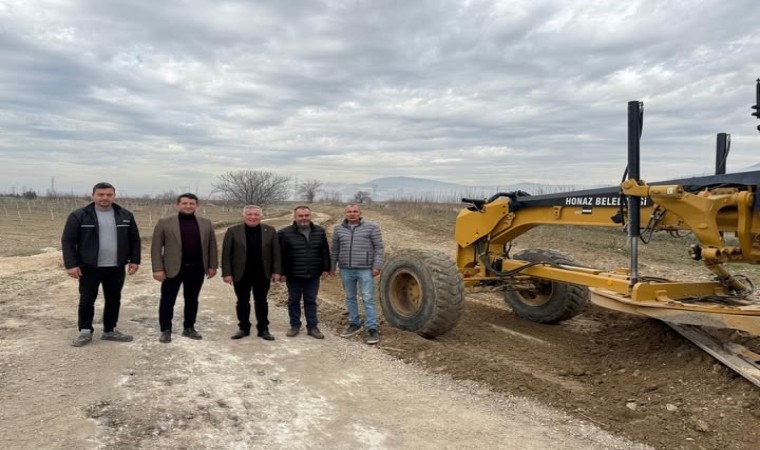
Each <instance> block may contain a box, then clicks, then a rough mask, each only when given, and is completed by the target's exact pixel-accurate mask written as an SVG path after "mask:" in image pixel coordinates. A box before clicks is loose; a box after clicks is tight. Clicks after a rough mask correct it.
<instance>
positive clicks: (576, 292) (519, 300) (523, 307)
mask: <svg viewBox="0 0 760 450" xmlns="http://www.w3.org/2000/svg"><path fill="white" fill-rule="evenodd" d="M513 258H514V259H516V260H520V261H528V262H536V263H551V264H561V265H565V266H579V265H580V264H579V263H578V262H576V261H575V260H573V259H572V258H570V257H569V256H566V255H564V254H562V253H560V252H558V251H556V250H541V249H527V250H523V251H521V252H518V253H517V254H515V256H514V257H513ZM533 283H534V284H535V286H536V290H535V291H533V292H524V291H523V292H519V291H517V290H514V289H508V290H507V291H506V292H505V294H504V300H505V301H506V303H507V305H508V306H509V307H510V308H512V311H514V312H515V314H517V315H518V316H520V317H523V318H525V319H528V320H532V321H534V322H540V323H557V322H561V321H563V320H567V319H570V318H572V317H575V316H576V315H578V314H579V313H580V312H581V311H583V308H584V307H585V306H586V304H587V303H588V300H589V291H588V288H586V287H583V286H577V285H574V284H567V283H560V282H558V281H550V280H543V279H539V278H534V279H533Z"/></svg>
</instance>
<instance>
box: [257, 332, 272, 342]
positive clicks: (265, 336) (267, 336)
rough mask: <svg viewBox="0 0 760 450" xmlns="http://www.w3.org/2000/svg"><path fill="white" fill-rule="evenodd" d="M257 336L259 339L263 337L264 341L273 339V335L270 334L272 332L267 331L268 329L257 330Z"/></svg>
mask: <svg viewBox="0 0 760 450" xmlns="http://www.w3.org/2000/svg"><path fill="white" fill-rule="evenodd" d="M259 337H260V338H261V339H264V340H265V341H273V340H274V336H272V334H271V333H270V332H269V330H262V331H259Z"/></svg>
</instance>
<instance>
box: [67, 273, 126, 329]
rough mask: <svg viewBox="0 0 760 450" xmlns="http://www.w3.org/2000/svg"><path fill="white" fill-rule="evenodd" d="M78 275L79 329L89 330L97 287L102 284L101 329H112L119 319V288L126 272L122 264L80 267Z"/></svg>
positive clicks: (93, 314)
mask: <svg viewBox="0 0 760 450" xmlns="http://www.w3.org/2000/svg"><path fill="white" fill-rule="evenodd" d="M80 270H81V271H82V276H81V277H79V329H80V330H91V331H94V328H93V327H92V319H93V317H95V300H96V299H97V298H98V288H99V287H100V285H101V284H102V285H103V298H105V306H104V307H103V331H105V332H109V331H113V329H114V328H115V327H116V322H118V320H119V308H121V288H122V287H124V278H125V277H126V273H125V271H124V266H118V267H80Z"/></svg>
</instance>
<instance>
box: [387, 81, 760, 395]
mask: <svg viewBox="0 0 760 450" xmlns="http://www.w3.org/2000/svg"><path fill="white" fill-rule="evenodd" d="M756 97H757V104H756V105H755V106H753V109H755V110H758V108H760V80H758V82H757V85H756ZM758 114H759V113H758V112H757V111H756V112H755V113H753V115H755V116H758V118H760V116H759V115H758ZM642 122H643V104H642V103H641V102H637V101H634V102H629V104H628V168H627V170H626V175H625V176H624V177H623V182H622V183H621V184H620V185H619V186H617V187H610V188H600V189H589V190H582V191H575V192H565V193H556V194H546V195H529V194H527V193H525V192H521V191H517V192H500V193H497V194H495V195H493V196H491V197H490V198H488V199H462V201H463V202H465V203H467V204H469V206H468V207H466V208H465V209H463V210H462V211H461V212H460V213H459V215H458V217H457V220H456V229H455V240H456V243H457V253H456V261H455V262H454V261H452V260H451V258H449V257H448V256H447V255H444V254H442V253H439V252H431V251H423V250H411V249H410V250H402V251H399V252H397V253H395V254H394V255H391V256H390V257H389V258H388V260H387V261H386V264H385V266H384V269H383V272H382V275H381V277H380V283H379V285H380V286H379V290H380V303H381V305H382V308H383V312H384V315H385V318H386V320H387V321H388V322H389V323H390V324H391V325H393V326H395V327H397V328H401V329H404V330H409V331H414V332H416V333H418V334H420V335H422V336H425V337H435V336H438V335H441V334H443V333H446V332H447V331H449V330H451V329H452V328H453V327H454V326H455V325H456V323H457V321H458V320H459V317H460V316H461V314H462V311H463V309H464V293H465V288H470V287H492V288H495V289H503V290H504V292H505V301H506V303H507V304H508V305H509V307H510V308H511V309H512V310H513V311H514V313H515V314H517V315H518V316H521V317H524V318H527V319H529V320H533V321H536V322H541V323H556V322H561V321H563V320H567V319H570V318H572V317H573V316H575V315H577V314H578V313H580V312H581V310H582V309H583V306H584V305H585V304H586V303H587V301H589V300H590V301H592V302H593V303H595V304H597V305H600V306H602V307H605V308H609V309H613V310H617V311H623V312H626V313H632V314H638V315H643V316H648V317H652V318H656V319H659V320H663V321H665V322H668V323H669V324H672V326H674V328H676V327H679V326H700V327H714V328H730V329H737V330H743V331H745V332H748V333H751V334H753V335H758V336H760V300H758V299H757V298H755V297H753V295H752V294H753V291H754V286H753V284H752V282H751V280H750V279H749V278H747V277H745V276H742V275H733V274H731V273H730V272H729V271H728V270H727V269H726V265H729V264H731V263H746V264H760V195H758V192H757V191H758V187H760V171H755V172H744V173H732V174H726V173H725V159H726V156H727V154H728V150H729V146H730V136H728V135H726V134H724V133H721V134H719V135H718V144H717V158H716V161H717V162H716V174H715V175H711V176H701V177H693V178H683V179H675V180H670V181H663V182H656V183H646V182H644V181H642V180H640V179H639V153H640V152H639V150H640V140H641V130H642ZM758 130H760V127H758ZM543 225H555V226H556V225H561V226H567V225H579V226H593V227H611V228H620V229H622V230H626V231H627V233H628V239H629V241H628V243H629V247H630V254H631V260H630V267H628V268H624V269H616V270H611V271H608V270H601V269H597V268H591V267H585V266H582V265H581V264H579V263H578V262H576V261H575V260H574V259H573V258H572V257H570V256H568V255H564V254H562V253H560V252H558V251H555V250H545V249H527V250H523V251H520V252H517V253H515V254H514V255H513V254H511V253H510V250H511V243H512V241H513V240H514V239H515V238H517V237H518V236H520V235H522V234H523V233H525V232H527V231H528V230H530V229H532V228H534V227H537V226H543ZM654 232H669V233H671V234H683V233H684V232H691V233H693V235H694V237H695V242H696V243H695V244H693V245H691V247H690V248H689V249H688V254H689V256H690V257H691V258H693V259H695V260H698V261H701V262H702V263H704V266H705V267H706V268H707V269H708V270H709V271H710V272H712V273H713V274H714V280H713V281H675V280H667V279H664V278H654V277H646V276H641V275H640V274H639V270H638V244H639V242H640V241H642V240H643V241H646V240H647V238H648V237H651V234H652V233H654ZM728 233H731V234H732V236H735V240H734V239H731V240H729V239H727V237H726V236H727V234H728ZM729 242H738V243H736V244H734V245H730V244H729ZM676 329H677V330H679V331H683V330H686V329H687V328H684V327H682V328H680V329H679V328H676ZM692 340H695V339H694V338H692ZM750 353H751V352H750ZM754 356H755V357H757V358H760V355H754ZM724 362H725V361H724ZM756 362H757V361H754V363H756ZM757 375H758V380H760V371H758V374H757Z"/></svg>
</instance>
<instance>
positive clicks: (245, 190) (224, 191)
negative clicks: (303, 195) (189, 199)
mask: <svg viewBox="0 0 760 450" xmlns="http://www.w3.org/2000/svg"><path fill="white" fill-rule="evenodd" d="M289 182H290V177H286V176H281V175H277V174H276V173H275V172H271V171H261V170H236V171H230V172H225V173H223V174H221V175H219V176H218V177H217V182H216V183H215V184H213V185H212V186H213V188H214V192H215V193H219V194H221V195H222V196H223V197H224V199H225V200H229V201H233V202H236V203H240V204H245V205H259V206H266V205H270V204H272V203H275V202H279V201H283V200H286V199H287V198H288V194H289V192H290V190H289V188H288V183H289Z"/></svg>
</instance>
